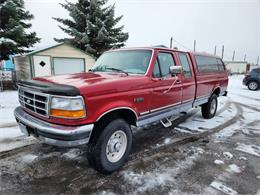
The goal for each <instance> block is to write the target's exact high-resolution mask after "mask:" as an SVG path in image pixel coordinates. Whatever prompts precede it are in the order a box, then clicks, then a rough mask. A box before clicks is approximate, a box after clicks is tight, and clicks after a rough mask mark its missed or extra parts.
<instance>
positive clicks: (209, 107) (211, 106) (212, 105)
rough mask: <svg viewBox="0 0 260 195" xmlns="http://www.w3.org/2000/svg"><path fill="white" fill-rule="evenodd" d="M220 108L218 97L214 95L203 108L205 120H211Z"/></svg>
mask: <svg viewBox="0 0 260 195" xmlns="http://www.w3.org/2000/svg"><path fill="white" fill-rule="evenodd" d="M217 108H218V96H217V95H216V94H213V95H212V96H211V97H210V98H209V101H208V102H207V103H206V104H203V105H202V106H201V113H202V116H203V118H205V119H211V118H213V117H214V116H215V114H216V112H217Z"/></svg>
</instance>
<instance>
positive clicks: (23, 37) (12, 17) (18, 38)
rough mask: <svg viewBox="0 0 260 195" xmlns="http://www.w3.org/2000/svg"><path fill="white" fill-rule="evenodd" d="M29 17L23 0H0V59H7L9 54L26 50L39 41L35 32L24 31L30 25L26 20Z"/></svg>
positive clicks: (31, 17) (30, 16) (31, 16)
mask: <svg viewBox="0 0 260 195" xmlns="http://www.w3.org/2000/svg"><path fill="white" fill-rule="evenodd" d="M31 19H33V15H32V14H30V13H29V11H26V10H25V8H24V1H23V0H0V61H1V60H7V59H9V55H10V54H17V53H24V52H27V51H29V50H28V48H30V47H32V46H33V45H34V44H35V43H37V42H39V41H40V39H39V38H37V37H36V33H35V32H31V33H28V32H25V30H26V29H29V28H30V27H31V26H32V25H31V24H30V23H27V22H26V21H27V20H31Z"/></svg>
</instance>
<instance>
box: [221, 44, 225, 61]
mask: <svg viewBox="0 0 260 195" xmlns="http://www.w3.org/2000/svg"><path fill="white" fill-rule="evenodd" d="M224 51H225V46H224V45H222V54H221V58H222V60H223V58H224Z"/></svg>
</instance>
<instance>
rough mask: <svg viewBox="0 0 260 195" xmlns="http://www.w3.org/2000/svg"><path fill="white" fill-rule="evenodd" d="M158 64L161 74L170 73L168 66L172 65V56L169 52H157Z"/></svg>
mask: <svg viewBox="0 0 260 195" xmlns="http://www.w3.org/2000/svg"><path fill="white" fill-rule="evenodd" d="M158 60H159V65H160V68H161V76H162V77H164V76H166V75H168V74H169V73H170V66H174V65H175V63H174V61H173V56H172V54H170V53H165V52H159V54H158Z"/></svg>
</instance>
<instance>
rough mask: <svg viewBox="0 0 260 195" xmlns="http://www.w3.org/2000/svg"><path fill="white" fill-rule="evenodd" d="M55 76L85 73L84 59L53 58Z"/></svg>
mask: <svg viewBox="0 0 260 195" xmlns="http://www.w3.org/2000/svg"><path fill="white" fill-rule="evenodd" d="M53 67H54V74H55V75H58V74H72V73H78V72H84V70H85V63H84V59H76V58H53Z"/></svg>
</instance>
